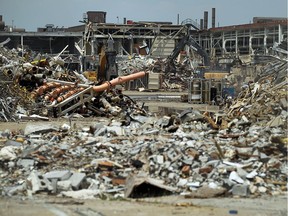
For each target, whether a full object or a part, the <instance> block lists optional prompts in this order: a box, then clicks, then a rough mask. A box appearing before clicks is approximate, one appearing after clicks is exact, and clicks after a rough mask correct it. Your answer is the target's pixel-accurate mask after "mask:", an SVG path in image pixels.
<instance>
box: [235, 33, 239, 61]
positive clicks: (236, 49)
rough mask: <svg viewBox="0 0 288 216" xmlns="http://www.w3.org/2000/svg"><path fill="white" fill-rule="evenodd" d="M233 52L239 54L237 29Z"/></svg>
mask: <svg viewBox="0 0 288 216" xmlns="http://www.w3.org/2000/svg"><path fill="white" fill-rule="evenodd" d="M235 36H236V37H235V53H236V56H238V54H239V51H238V31H235Z"/></svg>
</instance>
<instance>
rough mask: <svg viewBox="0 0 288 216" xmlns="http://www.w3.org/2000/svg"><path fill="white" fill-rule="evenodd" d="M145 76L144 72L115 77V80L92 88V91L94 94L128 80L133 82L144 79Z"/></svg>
mask: <svg viewBox="0 0 288 216" xmlns="http://www.w3.org/2000/svg"><path fill="white" fill-rule="evenodd" d="M145 75H146V72H145V71H141V72H137V73H134V74H130V75H127V76H122V77H117V78H115V79H113V80H111V81H107V82H105V83H103V84H102V85H99V86H93V90H94V91H95V92H101V91H104V90H106V89H109V88H110V87H112V86H115V85H118V84H121V83H124V82H127V81H130V80H135V79H138V78H141V77H144V76H145Z"/></svg>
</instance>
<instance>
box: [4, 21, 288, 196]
mask: <svg viewBox="0 0 288 216" xmlns="http://www.w3.org/2000/svg"><path fill="white" fill-rule="evenodd" d="M277 22H280V21H277ZM282 22H283V21H281V23H282ZM94 24H95V23H94ZM286 24H287V20H286ZM129 25H131V28H133V26H134V27H135V25H136V26H139V25H140V26H141V28H144V27H143V25H147V26H150V27H151V24H147V23H145V24H143V23H134V24H125V25H123V26H124V27H125V28H129ZM154 25H155V24H154ZM255 25H256V24H255ZM269 25H271V23H269ZM269 25H268V24H267V25H266V26H269ZM277 25H279V26H280V25H282V24H279V23H277ZM95 26H96V27H95ZM123 26H122V25H121V26H120V27H121V28H122V27H123ZM102 27H103V26H102ZM150 27H148V28H150ZM176 27H177V29H179V28H180V29H181V31H183V32H184V33H185V36H184V37H182V38H178V39H179V42H178V43H177V44H176V46H175V48H174V49H172V51H171V53H169V55H167V56H166V57H163V56H160V55H156V57H155V56H151V55H149V53H150V51H151V52H152V50H153V49H156V50H158V51H159V49H160V48H159V47H157V46H156V43H158V46H160V45H161V43H164V42H163V41H159V39H157V38H156V39H155V41H156V42H155V41H154V44H153V45H152V46H148V45H147V43H146V44H145V43H143V44H142V45H141V46H139V44H138V47H137V53H134V54H132V55H131V53H126V54H127V55H125V52H127V51H126V50H125V48H124V47H121V49H122V51H123V50H124V51H123V52H124V55H123V52H122V53H121V54H120V53H119V52H116V49H115V43H116V41H115V40H114V37H115V38H117V34H115V35H111V34H108V35H106V36H107V40H106V41H105V42H106V43H105V44H101V46H102V47H101V51H95V50H96V48H95V47H94V45H95V44H97V42H95V41H94V39H97V36H96V35H95V34H96V33H95V32H96V30H97V29H96V30H95V28H98V26H97V25H93V22H87V23H86V25H85V31H84V36H83V38H81V42H82V45H81V44H80V43H79V44H78V43H75V44H73V47H74V48H75V49H76V50H77V51H78V52H79V56H78V57H79V58H75V56H74V55H69V54H68V55H67V54H66V53H65V51H66V49H68V45H67V46H65V47H64V48H63V49H62V50H60V52H59V53H57V54H47V53H40V52H37V51H34V50H28V49H25V48H24V46H22V47H18V48H15V49H10V48H8V47H7V46H6V45H8V44H9V42H10V39H7V40H5V41H2V43H1V44H0V76H1V93H0V120H1V121H2V122H19V121H26V122H27V125H26V127H25V128H24V130H3V131H0V161H1V166H0V177H1V182H0V192H1V194H2V195H3V196H14V195H21V196H36V195H37V194H40V193H41V194H49V195H57V196H63V197H64V196H65V197H73V198H78V199H79V198H80V199H90V198H95V197H102V196H103V195H104V196H111V197H116V198H117V197H122V198H140V197H151V196H153V197H154V196H164V195H169V194H180V195H183V196H185V197H186V198H187V199H188V198H193V197H195V198H196V197H200V198H207V197H218V196H243V197H258V196H262V195H271V196H274V195H279V194H283V193H286V191H287V175H288V163H287V150H288V149H287V147H288V138H287V118H288V112H287V107H288V105H287V100H288V98H287V90H288V89H287V88H288V85H287V82H288V79H287V64H288V58H287V53H288V51H287V27H286V30H285V31H282V33H283V35H281V37H282V40H281V43H275V44H274V45H273V46H272V47H267V43H265V46H266V47H264V52H263V53H255V52H256V51H255V50H254V51H253V53H252V55H248V56H246V58H245V57H244V56H243V55H240V54H241V53H238V51H239V50H240V49H239V50H238V48H239V47H238V48H236V52H235V53H233V52H232V51H230V52H226V53H225V55H222V56H221V58H220V57H219V58H218V59H217V62H216V59H215V55H214V56H213V55H212V56H211V55H210V54H211V53H212V52H213V51H214V52H216V51H217V50H216V49H214V50H209V51H210V52H207V49H205V48H204V47H203V46H202V45H201V44H199V43H198V42H199V41H197V40H196V39H195V38H194V37H193V34H192V35H191V32H193V31H194V30H197V31H199V32H198V35H199V36H201V35H202V36H203V38H204V39H205V37H206V34H207V32H206V31H207V29H202V28H203V27H202V28H199V29H198V26H197V25H196V24H195V23H193V22H190V21H189V20H188V21H186V23H183V26H181V27H179V26H176ZM178 27H179V28H178ZM165 28H166V29H165V31H167V29H169V27H167V26H165ZM223 28H224V27H223ZM239 28H240V27H239ZM251 28H253V26H251ZM171 29H173V26H171ZM154 30H155V27H154ZM220 30H221V29H220V28H219V29H217V28H215V26H214V27H213V28H212V29H211V31H212V32H217V34H218V31H220ZM97 31H99V29H98V30H97ZM239 31H240V30H239ZM127 32H128V31H127ZM215 34H216V33H215ZM223 34H224V33H223ZM106 36H105V37H106ZM176 36H177V35H172V36H171V37H176ZM166 39H167V38H166ZM226 42H227V41H225V43H226ZM166 43H169V42H166ZM213 43H214V42H213ZM225 43H224V42H223V47H222V48H224V49H223V50H222V51H223V52H224V51H225V49H226V48H227V47H226V45H225ZM238 45H239V44H238ZM238 45H236V46H238ZM97 46H98V47H99V44H97ZM231 46H232V45H231ZM250 46H251V47H252V45H251V44H249V46H248V47H250ZM74 48H73V49H74ZM146 48H149V49H146ZM230 48H231V47H230ZM242 48H243V49H244V47H242ZM69 49H71V47H70V48H69ZM94 49H95V50H94ZM131 49H132V48H131ZM88 50H89V52H90V54H87V52H88ZM93 50H94V51H95V52H94V51H93ZM226 51H227V50H226ZM96 53H97V55H96ZM143 53H144V54H145V55H142V54H143ZM98 54H99V55H98ZM228 54H229V55H230V56H228V57H227V55H228ZM211 57H212V58H211ZM213 58H214V59H213ZM79 59H80V60H79ZM75 62H76V63H77V64H75ZM127 90H137V91H138V96H140V97H138V98H137V97H133V96H131V94H130V93H131V92H130V93H129V91H127ZM157 92H161V93H163V92H164V94H163V95H164V96H162V99H157V97H156V96H157V95H159V94H158V93H157ZM175 92H176V93H177V96H179V97H177V98H178V99H177V100H175V101H174V103H183V104H184V103H185V104H186V105H188V107H187V106H186V107H184V105H183V106H182V107H179V106H177V108H176V106H175V109H174V110H173V112H170V113H161V112H151V110H149V107H147V106H145V102H146V101H148V100H149V98H153V97H154V99H152V100H155V103H156V104H157V106H158V107H160V106H161V102H162V101H163V100H164V101H165V100H167V99H168V102H169V106H170V107H168V108H173V101H172V99H171V98H172V97H171V93H175ZM147 93H149V94H147ZM150 93H151V94H150ZM165 94H166V96H167V97H166V99H165ZM139 98H140V99H139ZM155 98H156V99H155ZM150 100H151V99H150ZM160 100H162V101H160ZM215 106H217V109H213V110H211V107H214V108H215ZM197 107H201V109H198V108H197ZM55 119H57V121H56V120H55ZM59 119H61V120H60V121H59ZM79 119H80V120H79ZM83 119H84V120H83Z"/></svg>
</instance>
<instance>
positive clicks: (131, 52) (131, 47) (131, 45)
mask: <svg viewBox="0 0 288 216" xmlns="http://www.w3.org/2000/svg"><path fill="white" fill-rule="evenodd" d="M133 46H134V42H133V38H131V40H130V47H129V48H130V50H129V53H130V55H132V54H133Z"/></svg>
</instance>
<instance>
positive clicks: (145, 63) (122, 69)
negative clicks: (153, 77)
mask: <svg viewBox="0 0 288 216" xmlns="http://www.w3.org/2000/svg"><path fill="white" fill-rule="evenodd" d="M155 62H156V61H155V60H154V59H152V58H149V57H145V56H134V57H133V58H128V59H127V58H126V57H125V58H124V57H122V58H121V57H119V58H118V59H117V66H118V73H119V74H120V75H127V74H131V73H134V72H137V71H143V70H153V67H154V64H155Z"/></svg>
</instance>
